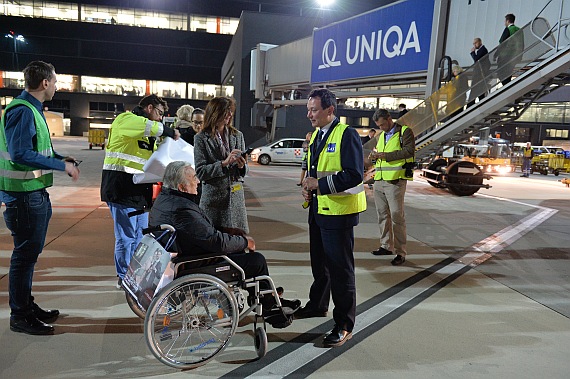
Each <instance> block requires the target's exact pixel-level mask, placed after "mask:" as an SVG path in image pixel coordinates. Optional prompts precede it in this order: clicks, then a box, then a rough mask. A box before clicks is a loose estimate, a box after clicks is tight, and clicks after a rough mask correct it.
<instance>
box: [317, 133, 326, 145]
mask: <svg viewBox="0 0 570 379" xmlns="http://www.w3.org/2000/svg"><path fill="white" fill-rule="evenodd" d="M324 136H325V132H324V131H323V130H322V129H321V130H319V134H317V139H318V141H319V145H320V144H321V142H322V141H323V137H324Z"/></svg>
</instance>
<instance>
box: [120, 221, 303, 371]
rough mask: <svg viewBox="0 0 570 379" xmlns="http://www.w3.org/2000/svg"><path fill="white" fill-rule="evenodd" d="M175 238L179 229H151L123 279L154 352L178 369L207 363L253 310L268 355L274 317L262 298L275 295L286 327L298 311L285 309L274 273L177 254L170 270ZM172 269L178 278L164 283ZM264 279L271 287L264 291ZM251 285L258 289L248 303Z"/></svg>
mask: <svg viewBox="0 0 570 379" xmlns="http://www.w3.org/2000/svg"><path fill="white" fill-rule="evenodd" d="M175 241H176V230H175V229H174V228H173V227H172V226H170V225H161V226H160V227H158V228H154V229H152V230H147V231H146V234H145V236H144V237H143V239H142V240H141V242H140V243H139V246H138V247H137V250H136V251H135V254H134V256H133V260H131V264H130V265H129V272H127V275H126V276H125V278H124V280H123V281H122V286H123V288H124V289H125V293H126V297H127V303H128V304H129V306H130V307H131V309H132V310H133V312H134V313H135V314H136V315H137V316H139V317H141V318H144V320H145V322H144V336H145V340H146V343H147V345H148V347H149V349H150V351H151V352H152V354H153V355H154V356H155V357H156V358H157V359H158V360H159V361H160V362H162V363H164V364H166V365H168V366H171V367H174V368H178V369H189V368H194V367H198V366H201V365H204V364H206V363H207V362H209V361H210V360H211V359H213V358H214V357H215V356H216V355H217V354H219V353H220V352H222V351H223V350H224V349H225V348H226V347H227V345H228V344H229V341H230V339H231V338H232V336H233V335H234V333H235V331H236V328H237V325H238V322H239V321H241V320H243V319H244V318H245V317H246V316H248V315H249V314H251V313H252V312H253V316H254V319H253V320H254V321H253V329H254V333H253V334H254V343H255V350H256V353H257V356H258V357H259V358H261V357H263V356H265V354H266V353H267V346H268V345H267V333H266V324H265V322H266V320H267V316H268V315H267V314H265V315H264V314H263V307H262V306H261V303H260V298H261V297H262V296H263V295H266V296H273V297H274V298H275V304H276V306H277V307H278V308H277V311H280V312H281V313H280V314H279V312H277V313H276V314H275V316H276V317H280V318H279V319H278V321H277V324H276V323H272V325H273V327H275V328H282V327H286V326H288V325H289V324H290V323H291V321H292V314H291V313H292V312H291V313H288V314H285V313H284V311H283V309H284V308H282V307H281V305H282V303H281V299H280V298H279V295H278V292H277V289H276V288H275V285H274V283H273V280H272V279H271V277H269V276H265V275H262V276H257V277H255V278H246V277H245V273H244V271H243V269H242V268H241V267H240V266H239V265H237V264H236V263H235V262H234V261H232V260H231V259H230V258H229V257H228V256H226V255H217V254H208V255H198V256H189V257H183V258H182V259H178V260H177V259H176V258H173V262H172V263H174V265H173V267H170V269H171V271H169V270H168V268H167V267H168V266H167V265H165V263H166V262H169V261H170V259H171V256H170V253H169V252H168V251H170V250H171V249H170V247H171V246H173V245H174V244H175ZM139 269H140V270H139ZM165 269H166V270H165ZM138 271H140V272H141V274H140V275H138V274H137V272H138ZM159 272H160V275H155V274H157V273H159ZM168 273H170V274H171V275H172V277H171V279H174V280H173V281H171V282H170V283H168V284H165V285H164V283H165V282H164V281H165V278H166V277H168V276H169V275H168ZM261 281H265V282H266V283H268V284H269V287H270V288H269V289H266V290H264V289H261V288H260V282H261ZM246 289H253V293H255V297H253V296H252V297H253V298H251V297H247V302H246V296H244V294H243V291H244V290H246ZM149 302H150V303H149ZM299 303H300V302H299ZM274 310H275V307H273V308H272V309H271V311H270V313H271V316H273V315H274V312H273V311H274ZM292 311H293V310H292ZM264 316H265V318H264Z"/></svg>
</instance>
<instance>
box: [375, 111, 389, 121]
mask: <svg viewBox="0 0 570 379" xmlns="http://www.w3.org/2000/svg"><path fill="white" fill-rule="evenodd" d="M388 117H392V115H390V112H388V110H387V109H377V110H376V112H374V115H373V116H372V120H373V121H378V120H379V119H380V118H383V119H385V120H387V119H388Z"/></svg>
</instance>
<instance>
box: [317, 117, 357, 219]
mask: <svg viewBox="0 0 570 379" xmlns="http://www.w3.org/2000/svg"><path fill="white" fill-rule="evenodd" d="M346 128H348V125H345V124H337V125H336V126H335V127H334V128H333V130H332V131H331V133H330V134H329V137H328V139H327V140H326V147H325V148H324V149H323V150H322V151H321V154H320V155H319V163H318V164H317V179H320V178H324V177H326V176H329V175H334V174H336V173H337V172H339V171H342V165H341V159H340V157H341V155H340V146H341V142H342V135H343V134H344V131H345V130H346ZM317 134H318V133H313V136H312V137H311V144H312V143H313V141H314V140H315V138H316V136H317ZM307 162H309V164H310V162H311V149H310V148H309V151H308V153H307ZM317 200H318V206H319V209H318V210H317V212H318V213H319V214H322V215H329V216H340V215H349V214H354V213H360V212H364V211H365V210H366V195H365V193H364V184H363V183H360V184H359V185H358V186H356V187H353V188H349V189H347V190H345V191H343V192H338V193H331V194H328V195H317Z"/></svg>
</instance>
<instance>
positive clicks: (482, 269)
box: [0, 138, 570, 379]
mask: <svg viewBox="0 0 570 379" xmlns="http://www.w3.org/2000/svg"><path fill="white" fill-rule="evenodd" d="M54 145H55V148H56V150H57V151H58V152H60V153H66V154H72V155H74V156H76V157H77V158H79V159H82V160H83V161H84V162H83V163H82V164H81V166H80V168H81V169H82V178H81V180H80V181H79V182H78V183H72V182H71V181H70V180H69V178H67V177H66V176H65V175H64V174H61V173H60V174H58V175H57V177H56V179H55V182H56V185H55V186H54V187H53V188H52V189H50V195H51V197H52V204H53V207H54V214H53V218H52V221H51V223H50V229H49V232H48V239H47V242H46V247H45V249H44V253H43V254H42V256H40V260H39V262H38V265H37V268H36V274H35V277H34V295H35V296H36V298H37V301H38V302H39V303H40V304H41V305H42V306H43V307H46V308H50V307H57V308H59V309H60V310H61V312H62V316H61V317H60V318H59V319H58V321H57V322H56V323H55V327H56V334H55V335H53V336H28V335H24V334H20V333H14V332H11V331H10V330H9V322H8V318H9V308H8V304H7V303H8V299H7V284H8V278H7V275H6V274H7V271H8V267H9V257H10V254H11V238H10V236H9V234H8V232H7V231H6V228H5V225H4V224H3V220H2V221H0V341H2V345H3V348H2V353H1V354H0V377H1V378H84V377H93V378H98V377H105V378H142V377H145V378H185V377H191V376H192V377H231V378H243V377H248V376H251V377H285V376H289V377H307V376H310V377H314V378H324V377H326V378H329V379H330V378H347V377H349V376H358V377H363V378H377V377H380V376H384V377H389V378H416V377H423V378H432V377H433V378H436V377H437V378H442V377H449V378H455V377H463V378H489V377H501V378H536V377H539V376H545V377H552V378H563V377H567V372H568V368H570V365H569V364H568V360H567V352H568V351H570V338H569V337H570V320H569V319H568V317H569V316H570V291H569V290H570V284H569V282H568V280H567V278H568V275H569V273H570V265H569V264H568V262H569V259H568V257H569V253H570V248H569V246H570V245H569V242H570V241H569V239H570V237H568V235H567V231H568V225H569V224H570V206H569V204H570V203H569V202H568V198H569V195H570V189H568V188H566V187H565V186H563V185H562V184H560V183H559V182H557V181H556V180H557V179H558V178H554V177H543V176H540V175H535V176H533V177H531V178H529V179H524V178H519V177H518V175H516V176H515V175H511V176H508V177H505V178H497V179H494V180H493V181H492V182H491V183H490V184H491V185H493V188H492V189H490V190H488V191H485V190H481V191H480V192H479V193H478V194H477V195H475V196H472V197H468V198H459V197H455V196H453V195H450V194H448V193H446V192H445V191H442V190H439V189H436V188H433V187H431V186H429V185H427V184H426V183H425V182H423V181H422V180H416V181H414V182H413V183H411V184H410V186H409V190H408V193H407V198H406V204H407V207H406V218H407V223H408V235H409V247H408V250H409V255H408V259H407V261H406V264H405V265H404V266H401V267H393V266H391V265H390V262H389V261H390V257H374V256H372V255H371V254H370V253H369V252H370V251H371V250H373V249H375V248H377V247H378V246H377V245H378V239H377V236H378V228H377V223H376V215H375V212H374V204H373V201H372V198H371V196H370V195H371V194H370V193H369V194H368V195H369V204H368V205H369V209H368V210H367V211H366V212H365V213H363V214H362V216H361V224H360V225H359V226H358V227H357V228H356V229H355V235H356V246H355V258H356V266H357V268H356V272H357V295H358V304H359V306H358V316H357V326H356V328H355V334H354V338H353V339H352V340H351V341H349V342H347V343H346V344H345V345H344V346H343V347H341V348H337V349H323V348H322V347H320V340H321V339H322V334H323V333H324V332H326V331H328V330H330V328H331V327H332V321H331V319H330V318H316V319H306V320H296V321H295V322H294V323H293V325H291V326H290V327H289V328H287V329H272V328H271V327H268V335H269V353H268V354H267V356H266V357H264V358H262V359H260V360H258V361H255V360H254V358H255V357H256V355H255V351H254V349H253V338H252V329H253V328H252V325H251V323H249V322H247V321H246V322H244V323H243V324H242V325H241V326H240V327H239V328H238V332H237V333H236V334H235V336H234V337H233V338H232V341H231V344H230V346H229V347H228V348H227V349H226V350H225V351H224V352H223V353H221V354H220V355H219V356H218V357H217V358H216V359H215V360H214V361H212V362H210V363H208V364H207V365H206V366H203V367H200V368H198V369H195V370H191V371H188V372H179V371H176V370H174V369H172V368H169V367H167V366H164V365H162V364H160V363H159V362H158V361H157V360H156V359H154V357H153V356H152V355H151V354H150V352H149V350H148V349H147V347H146V343H145V341H144V336H143V333H142V321H141V320H139V319H138V318H136V316H134V314H133V313H132V312H131V311H130V309H129V308H128V306H127V305H126V303H125V300H124V294H123V293H122V291H119V290H116V289H115V282H116V279H115V271H114V263H113V253H112V252H113V230H112V222H111V218H110V214H109V211H108V209H107V207H106V205H105V204H103V203H101V202H100V200H99V187H98V183H99V180H100V167H101V165H102V157H103V154H104V152H103V151H100V150H95V149H94V150H88V149H87V143H86V139H84V138H57V139H54ZM250 169H251V171H250V175H249V177H248V178H247V179H246V183H245V187H246V191H247V192H246V194H247V208H248V216H249V221H250V229H251V234H252V235H253V236H254V238H255V239H256V242H257V247H258V250H259V251H261V252H263V253H264V254H265V256H266V257H267V259H268V262H269V267H270V272H271V276H272V278H273V279H274V281H275V282H276V284H278V285H282V286H284V287H285V290H286V294H285V296H286V297H288V298H300V299H302V300H303V302H305V301H306V300H307V295H308V288H309V286H310V284H311V273H310V265H309V254H308V250H309V249H308V232H307V223H306V210H303V209H302V208H301V203H302V199H301V196H300V194H299V190H298V187H296V186H295V183H296V181H297V179H298V175H299V167H298V166H286V165H283V166H277V165H270V166H259V165H256V164H252V165H251V166H250ZM329 310H330V311H332V304H331V307H330V309H329Z"/></svg>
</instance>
